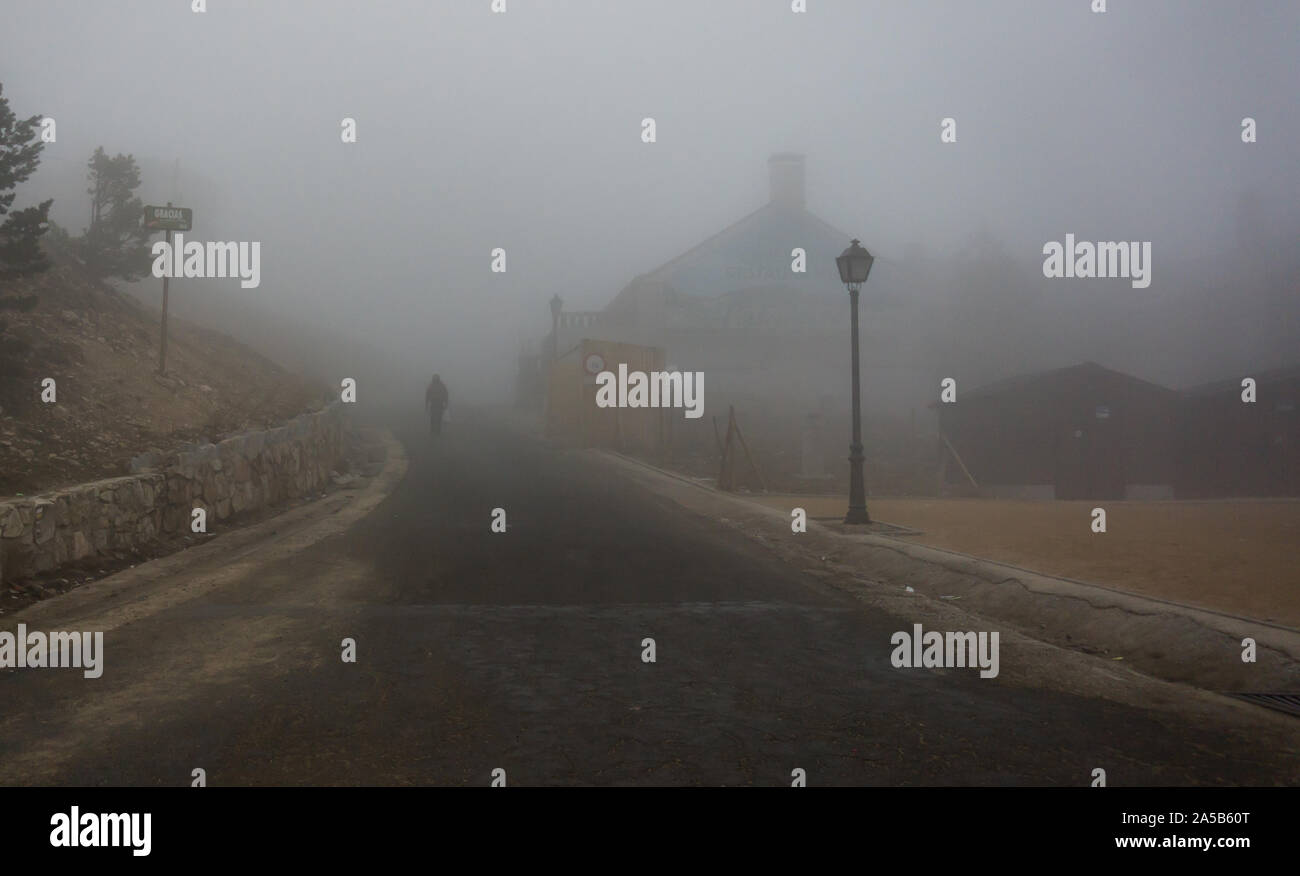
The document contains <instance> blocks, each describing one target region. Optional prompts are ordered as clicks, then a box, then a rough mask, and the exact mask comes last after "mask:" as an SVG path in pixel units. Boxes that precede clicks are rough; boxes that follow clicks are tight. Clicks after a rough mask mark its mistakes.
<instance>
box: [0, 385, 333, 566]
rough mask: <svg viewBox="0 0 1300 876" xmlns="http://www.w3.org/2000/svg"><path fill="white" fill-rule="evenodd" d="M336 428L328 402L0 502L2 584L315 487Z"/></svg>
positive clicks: (325, 474) (326, 466) (213, 525)
mask: <svg viewBox="0 0 1300 876" xmlns="http://www.w3.org/2000/svg"><path fill="white" fill-rule="evenodd" d="M343 427H344V423H343V414H342V411H341V410H340V406H339V403H337V402H336V403H335V404H333V405H331V406H329V407H328V408H325V409H323V410H321V411H317V412H315V413H310V414H303V415H302V416H299V417H297V418H295V419H293V420H291V421H289V422H288V423H286V424H285V425H283V426H280V427H278V428H275V429H269V430H266V431H259V432H247V433H244V434H242V435H236V436H233V437H231V438H227V439H225V440H224V441H222V442H220V443H218V444H203V445H194V446H191V447H187V448H184V449H182V450H181V451H179V452H177V453H173V454H171V455H169V456H166V457H138V458H137V459H136V460H133V462H132V466H131V468H132V471H134V472H136V473H135V474H132V475H129V476H127V477H120V478H110V479H108V480H102V481H95V482H93V483H88V484H81V485H79V486H75V487H67V488H65V489H61V490H52V491H50V492H47V493H42V494H40V495H38V496H30V497H23V498H16V499H9V500H6V501H0V581H5V580H12V579H16V578H21V577H25V576H29V575H32V574H35V573H39V572H45V571H49V570H51V569H55V568H57V567H59V566H61V565H63V564H64V563H67V562H71V561H74V560H80V559H84V558H86V557H93V556H96V555H100V554H107V553H112V552H114V551H121V550H130V549H133V548H137V547H141V546H143V545H144V544H146V543H148V542H150V541H152V540H155V539H157V538H159V537H160V536H170V535H178V534H182V533H186V534H188V533H189V532H190V521H191V512H192V511H193V509H195V508H203V509H205V511H206V513H207V531H208V532H213V531H215V530H216V529H217V528H218V526H219V524H220V522H221V521H224V520H228V519H230V518H232V517H234V516H236V515H238V514H240V513H242V512H245V511H251V510H256V509H259V508H264V507H266V506H268V505H275V504H277V503H279V502H283V501H285V500H288V499H293V498H296V497H299V496H303V495H306V494H308V493H312V492H315V491H317V490H318V489H320V488H321V487H322V486H323V485H324V484H325V483H326V482H327V481H328V480H329V477H330V472H331V470H332V469H334V468H335V466H336V465H337V464H338V462H339V460H340V459H341V458H342V456H343V451H344V447H343Z"/></svg>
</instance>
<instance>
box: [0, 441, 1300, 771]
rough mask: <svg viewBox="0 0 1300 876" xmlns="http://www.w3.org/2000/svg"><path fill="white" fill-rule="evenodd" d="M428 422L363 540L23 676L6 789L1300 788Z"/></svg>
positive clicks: (238, 579) (10, 704) (574, 467)
mask: <svg viewBox="0 0 1300 876" xmlns="http://www.w3.org/2000/svg"><path fill="white" fill-rule="evenodd" d="M426 428H427V427H426V426H424V424H423V423H422V422H421V421H418V420H410V421H407V422H405V423H399V424H398V427H397V428H396V429H395V431H396V433H397V434H398V437H399V438H401V439H402V441H403V443H404V444H405V445H406V447H407V450H408V454H409V470H408V472H407V475H406V477H405V479H404V480H403V481H402V482H401V483H400V485H399V486H398V487H397V488H396V490H395V491H394V492H393V493H392V495H391V496H389V497H388V498H387V499H386V500H384V501H383V502H382V504H380V505H379V506H378V507H377V508H376V509H375V510H374V511H373V512H372V513H370V514H369V515H368V516H365V517H363V518H361V519H360V520H358V521H357V522H356V523H355V524H353V525H352V526H351V527H350V528H348V529H346V530H345V531H343V532H342V533H339V534H336V535H332V536H330V537H327V538H325V539H323V540H321V541H319V542H317V543H316V544H314V545H313V546H311V547H310V548H308V549H306V550H302V551H299V552H295V553H293V554H291V555H288V556H276V557H272V558H270V559H268V560H267V561H265V562H258V561H257V557H256V555H255V554H254V555H253V556H252V557H251V559H249V560H248V562H247V563H246V564H245V566H241V567H240V571H239V572H238V573H237V574H236V573H233V572H232V573H231V574H229V575H227V576H226V578H223V579H222V580H221V581H220V582H219V583H216V584H213V583H211V582H209V585H207V586H208V587H209V589H207V590H202V591H201V592H198V595H196V596H194V597H193V598H189V599H183V600H180V601H177V600H176V599H172V600H170V601H164V602H161V603H159V604H158V605H157V606H150V605H149V604H148V603H142V604H141V606H140V607H139V609H138V610H137V611H135V612H134V613H133V614H132V616H131V617H130V619H129V620H128V621H125V622H120V623H118V624H117V625H116V626H114V627H113V628H112V629H110V630H109V632H108V633H107V634H106V636H105V649H106V659H105V671H104V675H103V677H102V678H99V679H94V680H90V679H85V678H83V677H82V676H81V674H80V673H79V672H77V671H75V670H30V669H29V670H25V671H14V670H10V671H2V672H0V703H3V707H2V708H3V713H2V714H0V783H3V784H54V785H101V784H103V785H119V784H127V785H187V784H189V783H190V781H191V774H192V770H194V769H195V768H202V769H203V770H205V771H206V776H207V782H208V784H209V785H246V784H247V785H267V784H276V785H279V784H285V785H304V784H310V785H353V784H363V785H390V784H396V785H407V784H414V785H445V784H451V785H480V786H482V785H488V784H489V783H490V782H491V780H492V773H493V770H494V769H497V768H500V769H503V770H504V771H505V774H506V780H507V782H508V784H510V785H556V784H560V785H564V784H575V785H683V784H684V785H751V784H753V785H788V784H790V782H791V773H792V771H793V770H795V769H803V770H805V771H806V775H807V781H808V784H809V785H840V784H861V785H903V784H923V785H966V784H1032V785H1040V784H1051V785H1056V784H1060V785H1072V786H1082V785H1087V784H1088V783H1089V781H1090V775H1091V771H1092V770H1093V768H1095V767H1099V766H1100V767H1103V768H1105V769H1106V770H1107V774H1108V776H1109V780H1110V782H1111V784H1125V785H1166V784H1270V785H1271V784H1276V783H1279V782H1294V781H1295V777H1296V771H1295V769H1296V768H1295V765H1294V762H1291V766H1290V767H1289V771H1284V770H1286V768H1285V767H1284V766H1283V765H1282V760H1281V759H1280V758H1279V757H1278V756H1277V755H1276V754H1275V753H1273V752H1272V751H1271V750H1269V749H1268V748H1267V747H1261V746H1260V745H1258V744H1255V743H1254V741H1253V740H1252V739H1251V738H1249V736H1248V735H1236V736H1234V735H1225V734H1224V733H1223V732H1222V731H1221V729H1219V728H1215V727H1212V726H1203V725H1193V724H1190V723H1179V722H1178V721H1177V720H1176V717H1171V715H1172V714H1173V713H1171V712H1169V711H1168V710H1159V711H1158V710H1155V709H1152V710H1146V709H1143V708H1137V707H1133V706H1126V705H1122V704H1119V703H1116V702H1114V701H1112V700H1110V699H1102V698H1094V697H1087V696H1078V695H1074V694H1070V693H1065V692H1062V691H1053V690H1046V689H1042V688H1030V687H1024V686H1017V685H1012V684H999V683H996V680H983V679H980V678H979V677H978V675H977V674H975V673H974V672H961V671H950V672H926V671H900V670H897V669H895V668H893V667H892V666H891V665H890V662H889V659H888V657H889V652H890V645H889V639H890V636H891V634H892V633H893V632H894V631H896V630H905V629H910V628H911V623H912V619H910V618H909V619H902V618H899V617H893V616H890V615H888V614H882V613H879V612H872V611H870V610H868V609H866V608H864V606H863V605H862V604H861V603H860V602H859V601H857V600H855V599H853V598H851V597H850V596H847V595H845V594H844V593H843V592H841V591H838V590H836V589H833V588H830V587H827V586H825V584H824V583H823V582H821V581H819V580H818V579H817V578H816V577H814V576H811V575H808V574H806V573H805V572H803V571H801V570H799V569H797V568H794V567H793V566H790V565H787V564H785V563H784V562H782V561H781V560H780V559H778V558H777V557H776V556H775V555H774V554H772V553H770V552H768V551H767V550H766V549H765V548H763V547H762V546H761V545H758V544H756V543H755V542H753V541H752V540H750V539H749V538H747V537H746V536H744V535H743V534H741V533H739V532H737V531H735V530H734V529H731V528H728V527H726V526H723V525H721V524H719V523H718V522H716V521H713V520H709V519H707V518H705V517H702V516H699V515H696V514H694V513H691V512H688V511H686V510H684V509H682V508H680V507H678V506H676V505H673V504H672V503H670V502H669V501H668V500H666V499H663V498H660V497H658V496H655V495H653V494H651V493H649V492H647V491H646V490H645V489H643V488H641V487H638V486H635V485H634V484H632V483H630V482H628V481H626V480H624V479H621V478H618V477H616V476H614V475H613V474H611V472H610V471H608V470H606V469H604V468H602V467H601V466H599V465H598V464H593V462H592V461H591V460H590V459H589V458H587V457H585V456H584V455H583V454H577V453H566V452H562V451H556V450H553V449H550V448H547V447H545V446H543V445H541V444H538V443H535V442H533V441H530V440H528V439H526V438H522V437H519V436H517V435H515V434H514V433H511V432H509V431H508V430H506V429H503V428H501V427H499V426H495V425H492V424H491V423H490V422H488V421H485V420H476V419H473V418H470V419H467V420H463V421H457V422H454V423H452V424H450V425H449V427H448V429H447V431H446V433H445V434H444V435H442V436H441V437H440V438H438V439H436V440H435V439H431V438H430V436H428V435H427V434H426V432H425V429H426ZM494 508H502V509H504V510H505V512H506V522H507V527H508V528H507V531H506V532H504V533H494V532H492V530H491V522H492V511H493V509H494ZM19 620H22V618H21V617H19V618H6V619H5V622H4V623H3V624H0V626H3V628H5V629H13V626H14V624H15V623H16V622H17V621H19ZM79 621H80V622H81V626H79V627H78V628H79V629H80V628H85V629H94V628H95V627H94V626H93V625H90V624H91V623H93V619H89V620H87V619H84V618H82V619H79ZM345 637H346V638H352V639H354V640H355V642H356V656H357V659H356V662H355V663H345V662H343V660H342V659H341V657H340V654H341V642H342V640H343V639H344V638H345ZM646 638H653V639H654V640H655V646H656V658H657V659H656V662H654V663H646V662H643V660H642V652H643V645H642V642H643V640H644V639H646ZM1061 659H1063V660H1072V659H1079V658H1077V655H1071V654H1069V653H1068V652H1066V653H1063V656H1062V658H1061ZM1298 726H1300V725H1298Z"/></svg>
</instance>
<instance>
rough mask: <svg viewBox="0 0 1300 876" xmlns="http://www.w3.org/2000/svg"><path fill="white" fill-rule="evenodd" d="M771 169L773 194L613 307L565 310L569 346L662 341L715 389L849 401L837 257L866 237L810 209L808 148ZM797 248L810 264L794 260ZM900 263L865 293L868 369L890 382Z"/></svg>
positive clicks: (881, 266)
mask: <svg viewBox="0 0 1300 876" xmlns="http://www.w3.org/2000/svg"><path fill="white" fill-rule="evenodd" d="M768 174H769V183H770V196H769V199H768V202H767V203H766V204H764V205H762V206H761V207H759V208H758V209H757V210H755V211H753V212H752V213H750V214H748V215H747V216H744V217H743V218H741V219H739V220H738V221H736V222H735V223H733V224H732V225H730V226H728V227H727V228H724V229H723V230H721V231H719V232H717V233H716V234H714V235H712V236H711V237H709V238H707V239H705V240H703V241H702V242H700V243H699V244H698V245H696V246H694V247H692V248H691V249H689V250H687V251H686V252H684V253H682V254H681V255H679V256H677V257H676V258H673V259H671V260H670V261H668V262H666V263H665V264H663V265H660V266H659V267H657V268H655V269H654V270H651V271H649V272H648V273H645V274H642V275H641V276H639V277H636V278H635V279H633V280H632V281H631V282H629V283H628V284H627V285H626V286H625V287H624V288H623V289H622V290H621V291H620V292H619V293H618V294H617V295H616V296H615V297H614V298H613V300H612V301H611V302H610V303H609V304H608V305H607V306H606V307H605V308H604V309H603V310H601V311H587V312H580V313H565V314H564V315H563V316H562V318H561V331H560V342H559V347H560V349H561V351H563V350H565V349H568V348H569V347H571V346H573V344H575V343H577V341H579V340H580V339H582V338H597V339H602V340H614V341H623V342H628V343H635V344H642V345H645V346H650V347H658V348H660V349H663V350H665V351H666V353H667V357H668V362H669V365H670V366H672V367H676V368H680V369H682V370H689V371H703V372H704V373H705V375H706V378H705V379H706V386H707V387H708V391H709V392H710V393H721V394H725V395H727V396H729V397H732V396H734V397H740V398H744V397H751V398H755V400H757V399H758V398H759V397H761V398H762V399H763V400H774V399H798V400H799V401H800V403H801V404H804V405H807V403H808V402H809V400H812V401H813V403H814V404H815V403H816V400H818V399H820V398H822V397H825V396H832V397H833V398H835V399H836V400H837V401H839V400H841V397H842V401H843V403H844V404H845V405H847V402H848V398H847V391H848V364H849V331H848V317H849V306H848V296H847V294H846V293H845V290H844V286H843V284H842V283H841V282H840V278H839V274H838V272H837V269H836V267H835V257H836V256H838V255H839V254H840V253H841V252H842V251H843V250H844V248H845V247H847V246H848V245H849V241H850V239H851V238H853V237H854V236H857V235H854V234H849V233H848V232H845V231H841V230H839V229H837V228H835V227H833V226H831V225H830V224H828V223H827V222H825V221H823V220H822V219H820V218H818V217H817V216H816V215H814V214H813V213H811V212H809V210H808V209H807V207H806V205H805V196H804V179H805V162H804V156H802V155H799V154H795V153H780V154H777V155H773V156H772V157H771V158H770V159H769V160H768ZM865 243H866V245H867V246H868V247H870V241H869V240H868V241H865ZM796 249H801V250H802V251H803V252H804V257H803V260H804V267H805V270H804V271H803V272H796V271H795V270H793V269H792V265H793V263H794V261H795V258H796V256H795V254H794V251H795V250H796ZM895 272H896V269H895V268H894V266H893V265H892V263H890V262H889V260H887V259H880V258H877V261H876V264H875V266H874V267H873V269H872V274H871V279H870V280H869V282H868V283H867V285H866V286H865V287H864V290H863V293H862V309H863V318H862V354H863V368H864V374H867V375H870V376H872V377H880V379H881V380H882V382H885V381H886V378H885V377H884V376H883V375H885V374H887V371H886V369H888V368H892V367H896V366H897V364H898V362H899V360H900V354H901V353H902V352H903V351H902V350H901V341H900V333H899V332H898V331H895V330H892V329H893V328H894V326H891V324H890V319H889V318H888V315H889V313H890V312H891V310H897V305H898V304H899V302H900V301H902V300H903V296H902V295H901V294H900V289H899V287H900V284H899V283H898V281H897V278H896V277H895V276H894V274H895ZM868 386H869V384H868Z"/></svg>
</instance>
